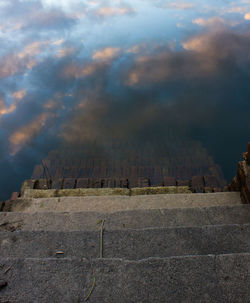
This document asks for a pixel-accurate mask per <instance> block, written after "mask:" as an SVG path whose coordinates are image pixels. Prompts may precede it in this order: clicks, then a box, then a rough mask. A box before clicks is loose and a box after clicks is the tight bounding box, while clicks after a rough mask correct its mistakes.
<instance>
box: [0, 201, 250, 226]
mask: <svg viewBox="0 0 250 303" xmlns="http://www.w3.org/2000/svg"><path fill="white" fill-rule="evenodd" d="M100 220H105V229H106V230H117V229H125V228H132V229H138V228H147V227H174V226H203V225H218V224H243V223H250V204H246V205H243V204H242V205H230V206H212V207H197V208H173V209H137V210H128V211H118V212H114V213H99V212H73V213H71V212H70V213H60V212H45V213H43V212H37V213H22V212H2V213H1V212H0V231H15V230H30V231H31V230H33V231H36V230H37V231H38V230H45V231H46V230H47V231H59V230H60V231H77V230H79V231H80V230H99V229H100V224H99V222H100Z"/></svg>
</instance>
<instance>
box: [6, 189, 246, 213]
mask: <svg viewBox="0 0 250 303" xmlns="http://www.w3.org/2000/svg"><path fill="white" fill-rule="evenodd" d="M241 204H242V202H241V198H240V193H238V192H222V193H209V194H207V193H206V194H205V193H204V194H198V193H196V194H161V195H138V196H87V197H57V198H37V199H35V198H32V199H17V200H16V201H14V202H12V204H11V205H8V207H9V208H8V210H10V211H14V212H19V211H20V212H47V211H48V212H80V211H97V212H115V211H119V210H131V209H160V208H185V207H187V208H191V207H209V206H222V205H241Z"/></svg>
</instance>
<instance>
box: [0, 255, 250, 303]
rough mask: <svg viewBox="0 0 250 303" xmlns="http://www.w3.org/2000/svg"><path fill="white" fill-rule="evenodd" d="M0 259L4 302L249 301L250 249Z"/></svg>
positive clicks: (1, 294) (0, 296) (2, 299)
mask: <svg viewBox="0 0 250 303" xmlns="http://www.w3.org/2000/svg"><path fill="white" fill-rule="evenodd" d="M0 263H1V265H2V270H1V274H0V278H1V279H2V280H3V281H4V282H5V283H6V284H5V287H3V288H2V289H1V292H0V301H1V302H18V303H27V302H53V303H72V302H74V303H76V302H85V300H86V299H87V298H88V302H90V303H91V302H93V303H96V302H102V303H117V302H119V303H128V302H145V303H146V302H164V303H165V302H188V303H191V302H204V303H210V302H215V303H216V302H249V301H250V292H249V282H250V277H249V268H250V254H228V255H206V256H186V257H171V258H163V259H159V258H150V259H145V260H141V261H124V260H119V259H95V260H86V259H77V258H76V259H72V258H63V259H54V258H51V259H24V258H21V259H10V258H7V259H5V258H1V259H0ZM5 272H6V273H5Z"/></svg>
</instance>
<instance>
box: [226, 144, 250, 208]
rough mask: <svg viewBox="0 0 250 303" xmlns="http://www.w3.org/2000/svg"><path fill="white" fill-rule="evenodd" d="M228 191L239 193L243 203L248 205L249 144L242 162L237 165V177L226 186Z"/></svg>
mask: <svg viewBox="0 0 250 303" xmlns="http://www.w3.org/2000/svg"><path fill="white" fill-rule="evenodd" d="M228 189H229V190H230V191H240V193H241V199H242V201H243V202H244V203H250V142H249V143H248V147H247V152H245V153H243V161H241V162H239V163H238V169H237V175H236V176H235V177H234V178H233V180H232V181H231V183H230V184H229V186H228Z"/></svg>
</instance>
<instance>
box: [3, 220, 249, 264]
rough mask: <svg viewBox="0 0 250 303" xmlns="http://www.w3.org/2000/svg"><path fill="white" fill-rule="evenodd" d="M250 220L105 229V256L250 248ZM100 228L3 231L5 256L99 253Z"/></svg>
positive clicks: (92, 255)
mask: <svg viewBox="0 0 250 303" xmlns="http://www.w3.org/2000/svg"><path fill="white" fill-rule="evenodd" d="M249 234H250V224H243V225H237V224H234V225H213V226H203V227H176V228H145V229H137V230H136V229H127V230H116V231H112V230H111V231H104V233H103V256H104V257H105V258H113V257H114V258H124V259H130V260H139V259H144V258H149V257H167V256H181V255H199V254H204V255H205V254H222V253H241V252H250V237H249ZM99 249H100V232H95V231H73V232H61V231H59V232H55V231H15V232H0V255H1V256H2V257H13V258H18V257H23V258H28V257H37V258H46V257H54V256H56V252H57V251H63V253H64V254H63V255H61V254H60V255H58V257H87V258H97V257H99Z"/></svg>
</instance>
